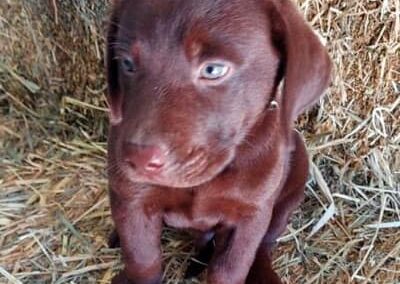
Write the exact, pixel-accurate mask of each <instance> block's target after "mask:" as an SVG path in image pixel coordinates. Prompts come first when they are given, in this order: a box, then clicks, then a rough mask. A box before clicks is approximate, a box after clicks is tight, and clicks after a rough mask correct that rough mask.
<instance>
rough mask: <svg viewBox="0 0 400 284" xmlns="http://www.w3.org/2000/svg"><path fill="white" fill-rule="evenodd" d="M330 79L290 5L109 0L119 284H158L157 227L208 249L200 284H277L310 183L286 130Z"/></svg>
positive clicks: (242, 0)
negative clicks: (278, 248)
mask: <svg viewBox="0 0 400 284" xmlns="http://www.w3.org/2000/svg"><path fill="white" fill-rule="evenodd" d="M330 69H331V66H330V60H329V58H328V55H327V53H326V51H325V50H324V48H323V47H322V46H321V44H320V42H319V41H318V39H317V37H316V36H315V35H314V34H313V32H312V31H311V29H310V28H309V26H308V25H307V24H306V23H305V22H304V20H303V18H302V17H301V16H300V14H299V13H298V12H297V10H296V8H295V7H294V5H293V4H292V3H291V2H290V1H289V0H230V1H223V0H201V1H199V0H119V1H115V3H114V7H113V11H112V15H111V22H110V25H109V33H108V43H107V71H108V85H109V97H108V100H109V105H110V108H111V116H110V121H111V127H110V133H109V148H108V150H109V155H108V161H109V165H108V166H109V181H110V198H111V207H112V216H113V219H114V222H115V225H116V230H117V234H118V235H119V239H120V244H121V248H122V253H123V257H124V262H125V269H124V270H123V271H122V272H121V273H120V274H119V275H118V276H116V277H115V278H114V280H113V283H115V284H117V283H118V284H120V283H134V284H155V283H161V275H162V273H161V252H160V234H161V229H162V226H163V224H167V225H169V226H172V227H175V228H181V229H189V230H195V231H197V232H202V233H204V234H205V235H206V236H211V237H213V238H214V241H215V243H216V246H215V249H214V252H213V255H212V258H211V260H210V263H209V268H208V283H212V284H222V283H226V284H240V283H248V284H255V283H280V282H281V281H280V280H279V278H278V277H277V275H276V274H275V273H274V272H273V270H272V268H271V263H270V260H269V252H270V249H271V247H272V245H273V243H274V242H275V240H276V238H277V237H278V236H279V235H280V234H281V233H282V232H283V230H284V229H285V226H286V225H287V222H288V218H289V216H290V214H291V213H292V211H293V210H294V209H295V208H296V207H297V206H298V205H299V203H300V202H301V200H302V197H303V191H304V185H305V182H306V178H307V173H308V158H307V154H306V150H305V147H304V143H303V141H302V138H301V136H300V135H299V134H298V133H297V132H295V131H294V130H293V121H294V120H295V119H296V118H297V116H298V115H299V114H300V113H302V112H303V111H304V110H305V109H306V108H308V107H310V106H311V105H312V104H313V103H315V102H316V101H317V100H318V98H319V97H320V96H321V94H322V93H323V91H324V89H325V88H326V86H327V83H328V80H329V76H330ZM281 81H282V82H283V84H282V85H283V88H282V90H279V88H278V85H279V84H280V83H281Z"/></svg>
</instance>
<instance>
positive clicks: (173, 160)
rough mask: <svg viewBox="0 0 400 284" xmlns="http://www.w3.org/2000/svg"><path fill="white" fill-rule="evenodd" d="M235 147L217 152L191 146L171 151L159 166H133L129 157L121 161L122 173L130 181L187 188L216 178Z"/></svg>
mask: <svg viewBox="0 0 400 284" xmlns="http://www.w3.org/2000/svg"><path fill="white" fill-rule="evenodd" d="M233 157H234V151H233V150H230V149H223V150H221V151H219V152H217V153H215V152H211V151H207V150H206V149H205V148H192V149H190V150H189V151H187V152H186V154H185V155H182V156H181V157H179V156H177V155H176V154H174V151H170V152H169V153H168V156H167V157H166V162H165V164H163V165H162V167H159V168H154V169H153V170H146V169H141V168H136V167H134V166H132V164H131V163H129V161H126V160H125V161H123V162H122V163H121V165H120V167H121V169H122V173H123V174H124V175H125V176H126V177H127V178H128V179H129V180H130V181H131V182H133V183H146V184H152V185H157V186H165V187H175V188H187V187H195V186H199V185H201V184H204V183H206V182H209V181H210V180H212V179H213V178H215V177H216V176H217V175H218V174H219V173H220V172H222V171H223V170H224V168H225V167H226V166H227V165H229V164H230V163H231V161H232V160H233Z"/></svg>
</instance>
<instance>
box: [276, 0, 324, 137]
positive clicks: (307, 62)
mask: <svg viewBox="0 0 400 284" xmlns="http://www.w3.org/2000/svg"><path fill="white" fill-rule="evenodd" d="M272 6H273V7H272V10H270V11H271V12H272V13H271V15H270V19H271V26H272V35H273V40H274V41H275V43H276V44H277V46H278V49H279V50H281V52H282V66H281V68H282V69H281V70H282V71H283V77H284V84H283V93H282V122H283V123H284V126H285V132H286V133H288V134H290V133H291V128H292V126H293V122H294V120H295V119H296V118H297V116H299V115H300V114H301V113H302V112H303V111H305V110H306V109H307V108H309V107H310V106H312V105H313V104H314V103H315V102H316V101H317V100H318V98H319V97H320V96H321V95H322V94H323V92H324V90H325V89H326V87H327V85H328V83H329V79H330V73H331V61H330V58H329V56H328V53H327V52H326V50H325V48H324V46H323V45H322V44H321V42H320V41H319V39H318V37H317V36H316V35H315V34H314V32H313V31H312V30H311V28H310V26H309V25H308V24H307V23H306V22H305V20H304V18H303V17H302V15H301V14H300V13H299V11H298V10H297V7H295V5H294V4H293V3H292V1H291V0H273V1H272Z"/></svg>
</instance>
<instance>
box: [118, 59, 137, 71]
mask: <svg viewBox="0 0 400 284" xmlns="http://www.w3.org/2000/svg"><path fill="white" fill-rule="evenodd" d="M121 67H122V69H123V70H124V72H126V73H129V74H131V73H134V72H135V71H136V65H135V62H134V61H133V58H132V57H123V58H122V59H121Z"/></svg>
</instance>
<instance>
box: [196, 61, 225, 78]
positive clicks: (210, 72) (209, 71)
mask: <svg viewBox="0 0 400 284" xmlns="http://www.w3.org/2000/svg"><path fill="white" fill-rule="evenodd" d="M229 70H230V67H229V66H228V65H227V64H224V63H217V62H211V63H206V64H204V65H203V66H202V67H201V70H200V78H201V79H206V80H217V79H221V78H223V77H225V76H226V75H227V74H228V73H229Z"/></svg>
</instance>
